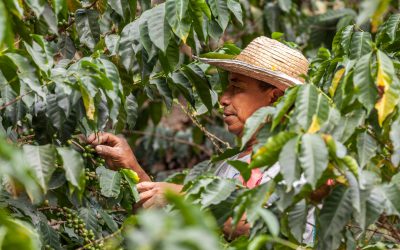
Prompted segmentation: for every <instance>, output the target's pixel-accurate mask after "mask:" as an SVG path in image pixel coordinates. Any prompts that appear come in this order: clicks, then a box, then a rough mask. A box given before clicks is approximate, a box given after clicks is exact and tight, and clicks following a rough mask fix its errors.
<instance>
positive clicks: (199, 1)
mask: <svg viewBox="0 0 400 250" xmlns="http://www.w3.org/2000/svg"><path fill="white" fill-rule="evenodd" d="M190 5H192V6H195V8H196V9H197V8H198V9H200V10H201V11H202V12H203V13H204V14H205V15H206V17H207V18H208V19H211V10H210V8H209V7H208V5H207V2H206V0H190Z"/></svg>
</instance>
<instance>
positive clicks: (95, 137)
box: [86, 132, 121, 146]
mask: <svg viewBox="0 0 400 250" xmlns="http://www.w3.org/2000/svg"><path fill="white" fill-rule="evenodd" d="M120 140H121V139H120V138H118V137H117V136H115V135H113V134H110V133H104V132H100V133H98V134H91V135H89V137H88V138H87V140H86V141H87V143H89V144H92V145H94V146H96V145H101V144H105V145H109V146H114V145H116V144H117V143H118V142H119V141H120Z"/></svg>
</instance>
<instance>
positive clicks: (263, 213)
mask: <svg viewBox="0 0 400 250" xmlns="http://www.w3.org/2000/svg"><path fill="white" fill-rule="evenodd" d="M258 215H259V216H260V217H261V219H263V221H264V222H265V224H267V226H268V231H269V233H271V234H272V235H273V236H278V234H279V221H278V219H277V218H276V216H275V215H274V214H273V213H272V212H271V211H269V210H267V209H265V208H259V209H258Z"/></svg>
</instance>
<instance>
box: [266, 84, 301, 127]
mask: <svg viewBox="0 0 400 250" xmlns="http://www.w3.org/2000/svg"><path fill="white" fill-rule="evenodd" d="M298 90H299V87H294V88H290V89H288V90H287V91H286V93H285V95H284V96H283V98H282V100H280V101H279V103H278V105H277V106H276V113H275V115H274V119H273V121H272V129H274V128H275V127H276V126H277V125H278V124H279V123H280V122H281V120H282V118H283V117H284V115H285V114H286V113H287V112H288V110H289V109H290V107H292V105H293V103H294V102H295V100H296V97H297V92H298Z"/></svg>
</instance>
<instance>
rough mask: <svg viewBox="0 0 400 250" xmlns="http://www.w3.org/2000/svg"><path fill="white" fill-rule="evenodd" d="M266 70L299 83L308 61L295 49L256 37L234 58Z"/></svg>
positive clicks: (263, 37) (304, 73) (265, 38)
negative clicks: (281, 74)
mask: <svg viewBox="0 0 400 250" xmlns="http://www.w3.org/2000/svg"><path fill="white" fill-rule="evenodd" d="M235 59H236V60H238V61H242V62H245V63H248V64H250V65H254V66H256V67H260V68H264V69H267V70H272V71H278V72H282V73H284V74H286V75H288V76H290V77H293V78H295V79H297V80H299V81H301V82H304V78H303V77H301V76H302V75H306V74H307V70H308V60H307V59H306V58H305V57H304V56H303V54H302V53H301V52H299V51H297V50H296V49H293V48H290V47H288V46H287V45H285V44H283V43H281V42H279V41H277V40H274V39H270V38H268V37H265V36H261V37H257V38H256V39H254V40H253V41H251V42H250V43H249V45H247V47H246V48H244V49H243V50H242V52H241V53H240V54H239V55H237V56H236V58H235Z"/></svg>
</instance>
